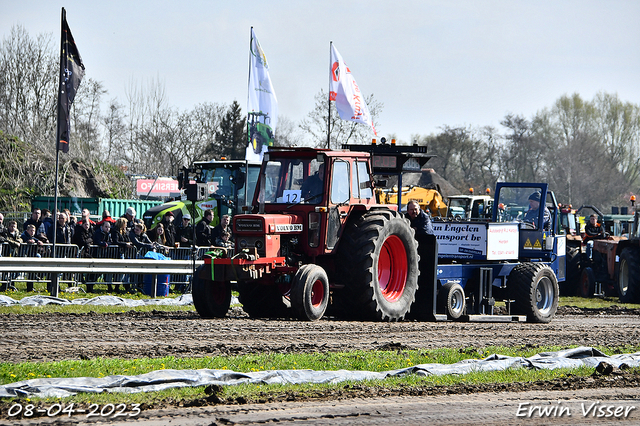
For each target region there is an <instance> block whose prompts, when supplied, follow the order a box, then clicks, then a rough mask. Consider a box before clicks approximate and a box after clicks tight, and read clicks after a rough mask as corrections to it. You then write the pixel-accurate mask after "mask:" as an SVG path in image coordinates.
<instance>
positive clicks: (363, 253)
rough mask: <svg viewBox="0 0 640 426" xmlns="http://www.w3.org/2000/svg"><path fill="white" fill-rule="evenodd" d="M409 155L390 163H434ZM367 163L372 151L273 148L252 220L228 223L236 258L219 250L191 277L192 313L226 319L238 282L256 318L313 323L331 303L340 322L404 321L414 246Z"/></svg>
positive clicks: (414, 273)
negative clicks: (381, 198) (379, 195)
mask: <svg viewBox="0 0 640 426" xmlns="http://www.w3.org/2000/svg"><path fill="white" fill-rule="evenodd" d="M405 150H408V151H411V152H409V153H407V154H403V155H399V154H398V153H396V155H395V156H394V157H393V161H394V165H395V167H396V168H399V169H400V170H401V169H402V164H403V162H405V161H407V160H408V159H409V158H412V159H413V161H417V162H418V163H420V165H422V164H424V163H426V161H427V160H428V158H429V157H430V156H427V155H426V154H425V153H426V148H425V147H417V146H415V147H406V149H405ZM372 166H373V164H372V161H371V154H370V153H368V152H352V151H330V150H324V149H310V148H271V150H270V152H268V153H266V154H265V158H264V161H263V164H262V169H261V171H260V177H259V180H258V188H257V191H256V195H255V197H254V201H253V211H252V214H242V215H237V216H235V217H234V219H233V238H234V240H235V250H234V251H233V252H234V254H233V255H230V254H227V253H224V252H223V251H220V252H219V254H218V255H214V256H212V257H209V258H206V259H205V264H204V265H203V266H202V267H200V268H199V269H198V271H196V274H195V277H194V281H193V301H194V304H195V307H196V309H197V311H198V313H199V314H200V315H201V316H203V317H223V316H224V315H225V314H226V313H227V310H228V309H229V305H230V300H231V287H232V282H236V283H237V288H238V291H239V295H240V302H241V303H242V305H243V309H244V310H245V311H246V312H247V313H248V314H249V315H250V316H252V317H281V316H288V315H290V313H293V314H295V316H297V317H298V318H300V319H303V320H311V321H313V320H317V319H319V318H321V317H322V316H323V315H324V314H325V311H326V309H327V306H328V305H329V302H330V298H331V302H332V303H331V306H332V308H334V307H335V308H336V310H337V311H338V312H339V313H341V314H342V315H345V316H349V317H353V318H359V319H370V320H386V321H398V320H402V319H403V318H404V317H405V315H406V314H407V313H408V312H409V309H410V307H411V305H412V303H413V302H414V300H415V295H416V290H417V288H418V275H419V271H418V261H419V255H418V250H417V249H418V247H417V243H416V240H415V238H414V231H413V229H412V228H411V227H410V225H409V221H408V220H407V219H405V218H404V216H403V215H402V214H400V213H399V212H398V211H397V210H398V207H397V206H395V205H381V204H378V203H377V201H376V198H375V192H374V181H373V177H372V176H373V174H372ZM433 252H434V253H437V251H436V249H435V239H434V250H433ZM436 261H437V260H436V258H435V257H434V259H433V264H434V265H435V263H436ZM291 311H292V312H291Z"/></svg>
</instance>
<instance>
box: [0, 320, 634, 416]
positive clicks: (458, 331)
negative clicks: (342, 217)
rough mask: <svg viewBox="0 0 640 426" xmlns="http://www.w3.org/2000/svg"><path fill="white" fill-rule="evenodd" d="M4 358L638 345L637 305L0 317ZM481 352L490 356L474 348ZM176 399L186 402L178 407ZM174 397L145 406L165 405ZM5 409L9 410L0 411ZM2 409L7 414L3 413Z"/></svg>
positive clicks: (610, 379)
mask: <svg viewBox="0 0 640 426" xmlns="http://www.w3.org/2000/svg"><path fill="white" fill-rule="evenodd" d="M0 330H2V335H1V336H0V359H2V360H3V361H8V362H21V361H60V360H68V359H89V358H94V357H111V358H125V359H130V358H140V357H162V356H168V355H172V356H176V357H200V356H216V355H240V354H249V353H258V352H262V353H269V352H277V353H289V352H325V351H351V350H376V349H378V350H381V349H387V350H389V349H391V350H401V349H430V348H440V347H453V348H483V347H486V346H510V347H519V346H521V347H538V346H550V345H557V346H569V345H584V346H598V345H605V346H607V347H623V346H625V345H637V344H638V342H640V310H629V309H625V308H617V307H612V308H607V309H597V310H589V309H578V308H570V307H561V308H560V309H559V312H558V315H557V316H556V318H554V319H553V321H552V322H551V323H549V324H526V323H513V324H503V323H429V322H411V321H406V322H400V323H374V322H351V321H339V320H335V319H332V318H328V319H323V320H321V321H317V322H313V323H309V322H301V321H294V320H255V319H250V318H248V317H247V316H246V314H244V312H243V311H242V310H241V309H240V308H233V310H232V311H231V312H230V314H229V315H228V316H227V317H226V318H224V319H211V320H203V319H201V318H200V317H199V316H198V314H197V313H196V312H190V311H181V312H161V311H154V312H133V311H129V312H123V313H118V314H94V313H89V314H39V315H14V314H5V315H0ZM480 355H489V353H487V354H480ZM638 386H640V375H639V374H638V373H636V372H635V371H633V372H629V371H628V372H616V373H615V374H613V375H605V376H594V377H590V378H571V377H569V378H566V379H562V380H556V381H552V382H539V383H535V384H529V385H527V386H523V385H521V384H511V385H500V386H499V389H497V388H496V387H494V386H490V385H478V386H470V385H463V386H452V387H440V388H435V387H432V388H428V387H425V388H408V387H407V388H404V389H399V390H398V389H397V390H386V389H378V388H376V389H373V388H366V387H358V386H356V387H351V388H350V387H346V388H344V389H342V390H340V391H339V392H337V393H336V392H332V394H327V395H324V394H318V395H315V396H312V397H310V396H304V397H302V396H300V395H295V394H291V395H283V396H282V397H281V398H282V399H281V400H280V401H279V400H278V399H275V400H274V399H273V398H271V399H265V400H263V401H223V400H220V399H218V398H217V396H216V395H215V392H214V393H213V394H211V393H210V394H209V395H203V397H202V398H201V399H198V400H195V401H190V402H188V403H187V404H186V405H187V406H215V405H229V404H231V405H236V404H244V403H247V402H263V403H278V402H285V401H296V400H300V399H301V398H303V399H305V400H306V399H309V398H312V399H315V400H318V401H321V400H333V399H335V400H337V399H345V398H347V399H348V398H359V397H367V398H372V397H376V396H385V397H386V396H400V397H402V396H407V397H411V396H420V395H451V394H474V393H477V392H496V391H498V392H520V391H524V390H528V391H531V390H542V391H544V390H549V391H551V390H561V389H564V390H571V389H594V388H595V389H597V388H612V387H614V388H631V387H638ZM182 405H185V404H184V403H182ZM171 406H172V402H170V401H168V402H167V403H166V404H164V405H162V404H160V405H156V406H153V407H145V408H146V409H158V408H169V407H171ZM2 411H3V412H4V411H6V410H2ZM3 414H4V413H3Z"/></svg>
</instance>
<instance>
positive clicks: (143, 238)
mask: <svg viewBox="0 0 640 426" xmlns="http://www.w3.org/2000/svg"><path fill="white" fill-rule="evenodd" d="M129 240H130V241H131V242H132V243H133V245H134V246H136V248H137V249H138V250H142V249H144V250H146V251H151V250H153V249H154V248H155V247H154V245H153V243H152V242H151V240H150V239H149V236H148V235H147V234H146V228H145V226H144V223H142V221H140V222H138V221H136V222H135V224H134V225H133V228H131V231H130V232H129ZM140 254H141V255H143V254H144V252H143V253H140Z"/></svg>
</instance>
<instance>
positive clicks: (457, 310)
mask: <svg viewBox="0 0 640 426" xmlns="http://www.w3.org/2000/svg"><path fill="white" fill-rule="evenodd" d="M465 304H466V301H465V296H464V289H463V288H462V286H461V285H460V284H458V283H453V282H448V283H446V284H445V285H443V286H442V288H441V289H440V290H439V291H438V299H437V308H438V312H444V313H446V314H447V317H448V318H449V319H452V320H457V319H460V317H461V316H462V314H463V313H464V308H465Z"/></svg>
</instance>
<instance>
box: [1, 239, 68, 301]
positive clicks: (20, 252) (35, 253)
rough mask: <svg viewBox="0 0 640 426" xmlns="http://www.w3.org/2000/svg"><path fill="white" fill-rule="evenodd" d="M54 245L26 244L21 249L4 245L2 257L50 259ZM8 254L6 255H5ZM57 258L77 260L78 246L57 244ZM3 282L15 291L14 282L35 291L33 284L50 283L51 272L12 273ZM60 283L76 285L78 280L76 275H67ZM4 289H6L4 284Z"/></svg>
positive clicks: (4, 277)
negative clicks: (24, 284)
mask: <svg viewBox="0 0 640 426" xmlns="http://www.w3.org/2000/svg"><path fill="white" fill-rule="evenodd" d="M52 248H53V244H42V245H38V244H25V243H22V244H21V245H20V247H18V248H16V249H12V248H11V246H10V245H9V243H2V256H4V257H39V258H50V257H52V252H53V250H52ZM5 253H6V254H5ZM55 253H56V257H57V258H76V257H78V246H77V245H75V244H56V250H55ZM2 281H3V282H6V287H8V288H13V289H15V288H16V287H15V284H14V282H16V281H21V282H26V283H27V291H33V284H34V283H35V282H43V281H46V282H50V281H51V279H50V277H49V271H46V270H44V269H43V270H42V271H41V272H36V273H33V272H31V273H26V274H25V273H15V272H14V273H10V274H2ZM59 282H60V283H67V284H68V285H69V286H71V285H75V283H76V278H75V276H74V274H70V273H65V274H63V275H62V277H61V279H60V280H59ZM2 287H5V285H4V284H3V285H2Z"/></svg>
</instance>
